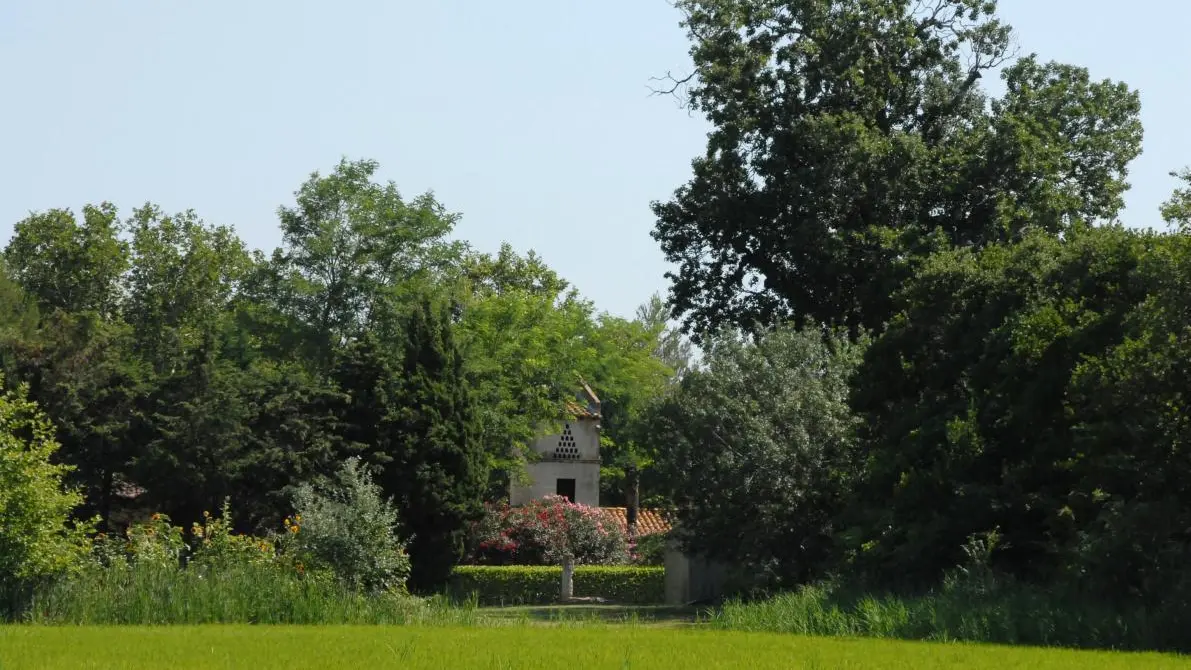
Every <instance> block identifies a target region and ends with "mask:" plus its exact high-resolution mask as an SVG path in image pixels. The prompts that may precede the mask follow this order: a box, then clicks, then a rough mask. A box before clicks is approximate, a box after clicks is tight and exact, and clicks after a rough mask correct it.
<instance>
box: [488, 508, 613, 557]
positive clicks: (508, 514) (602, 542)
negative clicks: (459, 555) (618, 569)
mask: <svg viewBox="0 0 1191 670" xmlns="http://www.w3.org/2000/svg"><path fill="white" fill-rule="evenodd" d="M471 545H472V547H471V556H470V559H471V561H470V562H471V563H473V564H477V565H557V564H559V563H562V562H563V561H564V560H565V559H567V558H571V559H572V560H574V561H575V563H577V564H588V565H616V564H622V563H627V562H628V542H627V540H626V538H625V536H624V533H623V532H622V531H621V529H620V527H619V526H617V525H616V524H614V523H609V522H608V520H607V519H606V518H605V517H604V515H603V514H602V513H601V512H600V510H599V509H598V508H595V507H588V506H587V505H580V504H578V503H572V502H570V501H568V500H567V499H566V498H564V497H562V496H546V497H545V498H542V499H540V500H534V501H532V502H530V503H529V504H527V505H523V506H521V507H509V506H508V505H504V504H502V505H490V506H488V508H487V510H486V511H485V514H484V517H483V518H482V519H481V520H480V521H478V522H477V523H476V524H475V526H474V527H473V528H472V541H471Z"/></svg>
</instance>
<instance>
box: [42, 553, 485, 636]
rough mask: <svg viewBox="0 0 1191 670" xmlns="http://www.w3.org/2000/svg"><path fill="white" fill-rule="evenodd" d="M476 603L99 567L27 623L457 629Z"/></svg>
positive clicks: (327, 583) (57, 586)
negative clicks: (424, 626) (416, 625)
mask: <svg viewBox="0 0 1191 670" xmlns="http://www.w3.org/2000/svg"><path fill="white" fill-rule="evenodd" d="M477 619H478V613H477V608H476V606H475V603H474V602H473V603H463V604H461V605H460V604H450V603H448V602H447V601H446V600H445V599H442V598H437V599H430V600H426V599H421V598H414V597H411V596H407V595H404V594H397V593H383V594H375V595H374V594H365V593H361V592H359V591H355V590H352V589H350V588H347V587H346V586H344V585H342V583H340V582H339V581H337V580H334V579H317V578H306V577H301V576H299V575H296V574H293V573H287V572H283V571H281V570H277V569H275V568H273V567H271V566H258V565H239V566H227V567H224V568H221V569H219V570H197V569H178V568H173V567H165V566H158V565H124V566H112V567H104V568H93V569H89V570H87V571H85V572H84V573H82V574H81V575H78V576H75V577H72V578H70V579H64V580H60V581H57V582H54V583H52V584H49V585H46V586H44V587H42V588H40V589H38V590H37V591H36V592H35V593H34V594H33V596H32V598H31V599H30V600H29V601H28V603H27V605H26V607H25V608H24V612H23V613H22V615H21V616H20V620H23V621H26V622H31V623H70V624H147V625H152V624H205V623H259V624H411V623H427V624H457V625H470V624H474V623H476V621H477Z"/></svg>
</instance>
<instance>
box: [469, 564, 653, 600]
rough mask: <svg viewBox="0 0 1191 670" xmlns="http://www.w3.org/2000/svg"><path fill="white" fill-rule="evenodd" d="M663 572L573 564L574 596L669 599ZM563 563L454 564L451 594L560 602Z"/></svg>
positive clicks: (647, 569)
mask: <svg viewBox="0 0 1191 670" xmlns="http://www.w3.org/2000/svg"><path fill="white" fill-rule="evenodd" d="M664 573H665V571H664V570H663V569H662V568H658V567H651V566H606V565H579V566H575V572H574V575H573V583H574V588H575V597H580V598H582V597H599V598H605V599H607V600H611V601H613V602H618V603H636V604H655V603H660V602H662V601H663V600H664V599H665V580H664ZM561 583H562V568H561V567H558V566H529V565H509V566H490V565H464V566H459V567H457V568H455V571H454V573H453V574H452V577H451V581H450V584H449V591H450V593H451V594H452V595H453V596H454V597H456V598H459V599H466V598H470V597H472V596H475V597H476V598H477V599H478V601H479V603H480V604H482V605H535V604H547V603H553V602H557V601H558V598H559V586H560V584H561Z"/></svg>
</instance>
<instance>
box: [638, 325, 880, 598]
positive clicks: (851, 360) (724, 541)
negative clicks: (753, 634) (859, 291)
mask: <svg viewBox="0 0 1191 670" xmlns="http://www.w3.org/2000/svg"><path fill="white" fill-rule="evenodd" d="M709 345H710V346H709V347H708V349H707V351H706V357H705V367H704V368H703V369H700V370H696V371H692V372H690V373H688V374H687V375H686V376H685V377H684V378H683V379H682V381H681V382H679V384H678V387H677V388H676V389H675V390H674V392H673V393H671V394H669V395H667V396H666V397H665V398H664V399H663V400H662V401H661V402H659V403H658V404H657V405H656V406H654V408H653V409H652V411H651V417H650V420H649V424H648V425H649V427H650V429H651V431H652V432H653V434H654V436H655V439H656V440H657V441H658V443H659V444H661V445H665V446H664V447H663V448H659V449H658V467H659V469H660V470H661V472H662V473H663V475H664V477H665V481H666V482H668V483H669V491H668V492H669V494H670V496H671V498H672V500H673V501H674V504H675V513H676V515H677V520H678V524H677V527H676V529H675V532H676V533H677V535H678V537H679V538H680V539H681V541H682V542H683V544H684V545H685V546H686V547H687V548H689V549H691V550H693V551H696V552H700V553H703V554H705V555H707V556H709V557H711V558H715V559H721V560H724V561H726V562H729V563H731V564H733V565H736V566H739V567H740V568H741V569H743V570H749V571H751V572H752V574H754V575H755V576H756V577H757V578H758V579H759V580H762V579H765V578H769V579H771V580H774V581H775V582H776V583H777V584H785V585H790V584H796V583H799V582H801V581H803V580H805V579H807V578H809V577H811V576H814V575H816V574H821V571H822V570H823V569H824V568H825V567H827V566H828V559H830V558H832V557H833V551H834V549H835V538H834V533H835V532H836V530H837V529H836V527H835V525H834V523H835V519H836V516H837V514H838V513H839V511H840V509H841V508H842V505H843V503H844V501H845V499H846V497H847V495H848V493H849V489H850V485H851V484H852V483H853V482H854V480H855V478H856V476H857V474H858V470H859V462H858V460H857V454H856V450H855V430H856V428H857V421H856V418H855V416H854V415H853V414H852V412H851V410H850V409H849V407H848V404H847V399H848V384H849V381H850V377H851V375H852V373H853V370H854V368H855V366H856V364H857V363H858V362H859V358H860V355H861V353H862V350H863V345H857V344H851V343H849V342H848V340H847V339H846V338H844V337H840V336H836V335H830V336H827V337H824V335H823V333H822V332H821V331H817V330H804V331H799V330H795V329H793V328H791V327H789V326H783V327H779V328H777V329H774V330H771V331H768V332H766V333H765V334H764V335H762V336H761V337H760V338H759V339H758V340H757V342H756V343H755V344H751V343H748V342H746V341H745V340H744V339H743V338H741V337H739V336H737V335H735V334H732V333H730V332H729V333H722V334H720V335H718V336H717V337H716V338H715V339H713V340H710V342H709Z"/></svg>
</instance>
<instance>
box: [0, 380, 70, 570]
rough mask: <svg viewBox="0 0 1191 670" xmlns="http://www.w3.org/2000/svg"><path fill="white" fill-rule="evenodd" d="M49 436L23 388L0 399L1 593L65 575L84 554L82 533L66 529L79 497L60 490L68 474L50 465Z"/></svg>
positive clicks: (52, 446) (49, 430)
mask: <svg viewBox="0 0 1191 670" xmlns="http://www.w3.org/2000/svg"><path fill="white" fill-rule="evenodd" d="M0 381H2V380H0ZM53 436H54V428H53V426H51V425H50V422H49V421H48V420H47V419H46V418H45V416H44V415H43V414H42V413H41V411H40V410H39V409H38V407H37V405H36V404H35V403H34V402H33V401H31V400H29V399H28V398H27V396H26V390H25V388H24V387H23V386H22V387H21V388H19V389H17V390H16V391H9V392H7V393H4V394H3V395H0V589H3V590H5V591H9V590H10V589H11V590H15V589H17V588H19V587H20V586H21V585H22V584H26V583H29V582H31V581H36V580H38V579H40V578H43V577H48V576H51V575H54V574H58V573H61V572H63V571H66V570H68V569H70V568H71V567H73V566H76V565H78V564H79V562H80V560H81V559H82V558H83V557H84V556H86V554H87V540H86V530H87V528H86V527H85V526H82V525H79V526H71V525H69V524H68V523H67V519H68V517H69V516H70V513H71V511H72V510H74V508H75V507H76V506H78V505H79V503H81V502H82V495H81V494H80V493H79V492H78V491H76V490H74V489H67V488H64V487H63V478H64V477H65V475H66V474H67V473H68V472H69V471H70V468H69V467H67V466H64V465H57V464H54V463H52V462H51V458H52V457H53V455H54V453H55V452H56V451H57V450H58V443H57V442H56V441H55V440H54V437H53ZM9 592H10V593H11V591H9Z"/></svg>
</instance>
